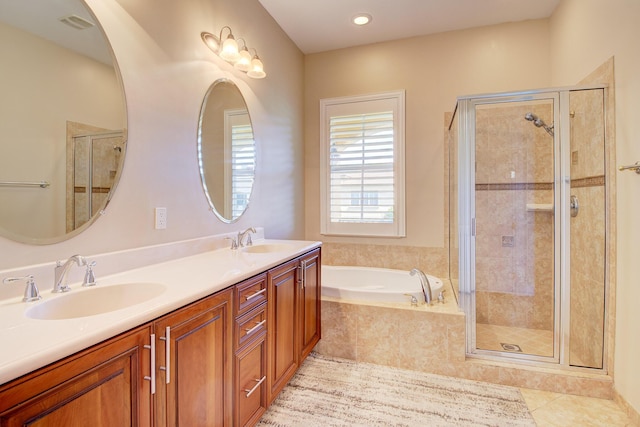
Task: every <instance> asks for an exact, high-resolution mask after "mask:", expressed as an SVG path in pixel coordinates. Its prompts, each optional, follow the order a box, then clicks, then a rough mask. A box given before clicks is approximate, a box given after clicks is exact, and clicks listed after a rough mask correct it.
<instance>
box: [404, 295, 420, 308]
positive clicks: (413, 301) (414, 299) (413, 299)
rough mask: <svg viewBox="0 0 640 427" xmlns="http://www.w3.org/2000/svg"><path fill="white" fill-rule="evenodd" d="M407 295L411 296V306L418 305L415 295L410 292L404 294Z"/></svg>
mask: <svg viewBox="0 0 640 427" xmlns="http://www.w3.org/2000/svg"><path fill="white" fill-rule="evenodd" d="M405 295H406V296H408V297H411V307H417V306H418V298H416V296H415V295H411V294H405Z"/></svg>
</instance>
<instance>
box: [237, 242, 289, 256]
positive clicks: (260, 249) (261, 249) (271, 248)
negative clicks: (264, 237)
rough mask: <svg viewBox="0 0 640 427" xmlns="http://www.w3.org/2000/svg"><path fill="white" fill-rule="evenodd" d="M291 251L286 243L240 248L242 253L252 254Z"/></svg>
mask: <svg viewBox="0 0 640 427" xmlns="http://www.w3.org/2000/svg"><path fill="white" fill-rule="evenodd" d="M289 249H291V245H290V244H288V243H266V244H264V245H253V246H246V247H244V248H242V250H243V251H244V252H248V253H253V254H266V253H271V252H284V251H287V250H289Z"/></svg>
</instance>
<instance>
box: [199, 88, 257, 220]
mask: <svg viewBox="0 0 640 427" xmlns="http://www.w3.org/2000/svg"><path fill="white" fill-rule="evenodd" d="M198 162H199V165H200V178H201V179H202V187H203V189H204V193H205V195H206V196H207V200H208V201H209V205H210V206H211V209H212V210H213V212H215V214H216V216H217V217H218V218H220V220H222V221H224V222H227V223H231V222H234V221H236V220H237V219H238V218H240V216H242V214H243V213H244V211H245V210H246V209H247V206H248V205H249V198H250V197H251V190H252V189H253V181H254V178H255V166H256V146H255V141H254V139H253V128H252V126H251V118H250V117H249V110H248V109H247V104H246V103H245V101H244V98H243V97H242V94H241V93H240V90H239V89H238V87H237V86H236V85H235V84H234V83H233V82H231V81H229V80H226V79H221V80H217V81H216V82H214V83H213V84H212V85H211V87H210V88H209V90H208V91H207V94H206V95H205V97H204V101H203V103H202V108H201V110H200V121H199V126H198Z"/></svg>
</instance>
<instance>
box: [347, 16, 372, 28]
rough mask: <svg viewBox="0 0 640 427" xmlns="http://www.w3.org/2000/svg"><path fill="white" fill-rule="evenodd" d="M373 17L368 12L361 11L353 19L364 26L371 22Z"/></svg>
mask: <svg viewBox="0 0 640 427" xmlns="http://www.w3.org/2000/svg"><path fill="white" fill-rule="evenodd" d="M371 19H373V18H372V17H371V15H369V14H368V13H359V14H357V15H356V16H354V17H353V18H352V19H351V21H352V22H353V23H354V24H356V25H358V26H363V25H367V24H368V23H369V22H371Z"/></svg>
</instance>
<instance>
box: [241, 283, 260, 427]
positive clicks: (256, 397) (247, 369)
mask: <svg viewBox="0 0 640 427" xmlns="http://www.w3.org/2000/svg"><path fill="white" fill-rule="evenodd" d="M235 289H236V304H235V307H236V320H235V333H234V336H235V346H236V351H235V364H234V373H235V382H234V389H235V396H234V397H235V401H234V425H236V426H251V425H254V424H255V423H256V422H257V421H258V420H259V419H260V417H261V416H262V414H263V413H264V412H265V411H266V409H267V381H266V380H267V339H266V337H267V324H268V318H267V275H266V274H261V275H259V276H256V277H253V278H251V279H249V280H246V281H244V282H242V283H240V284H238V285H236V287H235Z"/></svg>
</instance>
